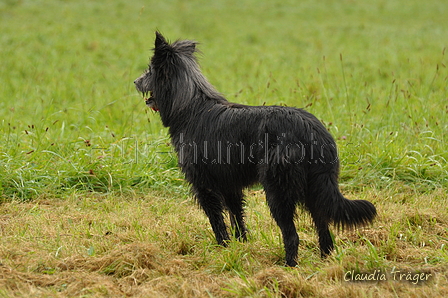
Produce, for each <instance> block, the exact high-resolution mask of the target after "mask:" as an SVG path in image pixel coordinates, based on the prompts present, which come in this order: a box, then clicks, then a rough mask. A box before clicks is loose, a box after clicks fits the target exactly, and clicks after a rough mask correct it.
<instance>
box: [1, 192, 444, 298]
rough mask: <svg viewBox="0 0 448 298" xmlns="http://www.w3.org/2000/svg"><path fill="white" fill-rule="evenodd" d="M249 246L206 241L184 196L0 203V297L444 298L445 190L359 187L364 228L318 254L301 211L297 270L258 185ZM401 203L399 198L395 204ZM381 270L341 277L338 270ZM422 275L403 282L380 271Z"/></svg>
mask: <svg viewBox="0 0 448 298" xmlns="http://www.w3.org/2000/svg"><path fill="white" fill-rule="evenodd" d="M248 195H249V197H250V198H249V199H248V206H247V211H248V218H247V221H248V225H249V228H250V230H251V236H250V239H249V241H248V242H247V243H238V242H232V243H231V245H230V247H229V248H222V247H217V246H215V245H214V240H213V235H212V232H211V229H210V227H209V224H208V222H207V219H206V218H205V216H204V215H203V214H202V213H201V211H200V210H199V209H198V207H197V206H195V205H194V204H193V203H192V202H191V200H189V199H185V198H184V199H173V198H166V197H163V195H159V194H155V195H148V196H146V197H137V196H135V197H126V198H119V197H113V196H94V195H79V194H78V195H72V196H70V197H68V198H65V199H56V198H41V199H40V200H36V201H33V202H29V203H18V202H5V203H3V204H1V205H0V236H1V238H0V296H5V297H25V296H26V297H42V296H44V297H77V296H83V297H124V296H127V297H234V296H240V297H244V296H246V297H446V296H448V280H447V274H446V269H447V262H448V254H447V249H446V244H447V240H448V212H447V207H446V206H447V203H448V200H447V196H446V190H443V189H441V190H438V191H435V192H433V193H431V194H419V193H413V192H410V191H406V192H398V191H385V190H382V191H377V190H368V191H364V192H360V193H356V194H351V195H349V197H351V198H354V197H358V198H366V199H370V200H371V201H372V202H374V203H375V205H376V206H377V208H378V210H379V216H378V219H377V221H376V222H375V223H374V225H373V226H371V227H367V228H365V229H362V230H356V231H346V232H337V233H336V234H335V238H336V244H337V249H336V251H335V252H334V254H333V255H332V256H331V257H330V258H329V259H327V260H321V259H320V258H319V257H318V252H317V248H316V236H315V235H314V231H313V229H312V227H311V223H310V219H309V217H308V215H306V214H305V213H303V214H301V215H300V216H299V218H298V223H297V227H298V229H299V234H300V236H301V239H302V243H301V246H300V252H299V254H300V260H299V266H298V267H297V268H293V269H291V268H285V267H283V266H281V264H282V262H283V249H282V246H281V240H280V238H279V231H278V228H277V227H276V225H275V224H274V223H273V221H272V219H271V218H270V216H269V213H268V209H267V208H266V206H265V204H264V202H263V201H264V198H263V193H262V192H260V191H252V192H249V193H248ZM404 200H405V201H406V202H405V203H403V201H404ZM375 269H379V270H381V272H383V273H386V274H388V276H387V279H388V280H387V281H373V282H361V283H360V282H347V281H344V277H346V272H348V271H350V270H355V271H356V272H364V273H370V272H373V271H374V270H375ZM392 270H401V271H402V272H408V271H410V272H412V273H414V272H418V271H422V272H425V273H428V274H429V273H430V274H432V275H431V278H430V280H429V281H428V282H419V283H418V284H417V285H413V284H412V282H409V281H397V280H393V278H392V276H391V275H390V272H391V271H392Z"/></svg>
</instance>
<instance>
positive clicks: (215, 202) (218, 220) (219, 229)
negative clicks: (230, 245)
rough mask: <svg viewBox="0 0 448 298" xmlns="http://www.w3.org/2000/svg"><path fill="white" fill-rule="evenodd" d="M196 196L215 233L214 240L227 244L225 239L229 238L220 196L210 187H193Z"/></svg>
mask: <svg viewBox="0 0 448 298" xmlns="http://www.w3.org/2000/svg"><path fill="white" fill-rule="evenodd" d="M194 192H195V194H196V198H197V200H198V202H199V205H201V207H202V209H203V210H204V212H205V214H206V215H207V217H208V219H209V221H210V224H211V226H212V229H213V232H214V233H215V237H216V241H217V242H218V244H220V245H222V246H227V243H226V242H227V241H228V240H230V237H229V234H228V233H227V227H226V224H225V223H224V216H223V212H224V205H223V199H222V196H221V195H220V194H219V193H217V192H214V191H212V190H210V189H196V188H195V189H194Z"/></svg>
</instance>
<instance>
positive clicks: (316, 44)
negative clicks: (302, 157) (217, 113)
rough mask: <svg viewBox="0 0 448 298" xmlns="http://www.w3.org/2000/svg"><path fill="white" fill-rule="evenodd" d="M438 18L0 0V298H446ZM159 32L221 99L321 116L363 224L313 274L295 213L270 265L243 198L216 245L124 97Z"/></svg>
mask: <svg viewBox="0 0 448 298" xmlns="http://www.w3.org/2000/svg"><path fill="white" fill-rule="evenodd" d="M447 15H448V4H446V3H445V2H444V1H437V0H427V1H417V0H408V1H404V0H394V1H382V0H371V1H349V0H342V1H331V0H323V1H311V0H305V1H285V0H283V1H278V0H273V1H255V0H242V1H221V0H220V1H188V2H187V1H121V0H114V1H74V0H66V1H62V0H60V1H56V0H47V1H44V0H35V1H30V0H0V57H1V58H0V59H1V64H0V297H3V296H4V297H80V296H82V297H123V296H131V297H134V296H135V297H163V296H166V297H302V296H303V297H329V296H333V297H446V296H447V295H448V276H447V274H446V271H447V269H448V249H447V244H448V207H447V206H448V164H447V160H448V149H447V148H448V143H447V131H448V121H447V119H448V84H447V82H448V69H447V66H448V53H447V50H446V47H448V18H446V16H447ZM156 29H158V30H160V31H161V32H162V33H163V34H164V35H165V36H167V37H169V38H170V39H171V40H175V39H177V38H189V39H195V40H198V41H199V42H200V43H201V44H200V49H201V50H202V52H203V53H204V54H203V55H201V59H200V61H201V66H202V70H203V72H204V74H205V76H206V77H208V79H209V80H210V82H211V83H212V84H213V85H214V86H216V88H217V89H218V90H219V91H221V92H222V93H223V94H224V95H225V96H226V97H227V98H228V99H229V100H231V101H237V102H240V103H246V104H253V105H260V104H263V103H266V104H277V105H279V104H281V105H288V106H296V107H304V108H306V109H307V110H308V111H310V112H312V113H313V114H315V115H316V116H317V117H318V118H319V119H321V120H322V122H323V123H324V124H325V125H326V126H327V127H328V129H329V131H330V132H331V133H332V134H333V136H334V137H335V139H336V140H337V143H338V146H339V147H338V148H339V156H340V160H341V164H342V168H341V189H342V191H343V193H344V194H345V195H346V196H347V197H348V198H350V199H355V198H357V199H366V200H369V201H371V202H372V203H374V204H375V206H376V207H377V209H378V212H379V215H378V218H377V220H376V221H375V223H374V224H373V225H372V226H370V227H367V228H364V229H360V230H356V231H336V230H334V236H335V241H336V250H335V252H334V253H333V255H332V256H331V257H329V258H328V259H326V260H321V259H320V258H319V253H318V249H317V239H316V236H315V232H314V230H313V227H312V224H311V219H310V218H309V216H308V215H307V214H306V213H305V212H299V216H298V218H297V228H298V231H299V235H300V237H301V245H300V247H299V265H298V267H297V268H285V267H283V266H282V265H283V261H284V252H283V248H282V240H281V238H280V231H279V229H278V227H277V226H276V225H275V223H274V222H273V220H272V219H271V217H270V215H269V211H268V208H267V206H266V204H265V203H264V194H263V191H262V189H260V187H254V188H251V189H249V190H247V192H246V194H247V196H248V200H247V208H246V210H247V223H248V228H249V229H250V232H251V233H250V236H249V241H248V242H247V243H239V242H236V241H235V242H232V243H231V244H230V246H229V247H228V248H222V247H217V246H216V245H215V242H214V236H213V232H212V231H211V228H210V226H209V224H208V220H207V219H206V217H205V215H204V214H203V213H202V211H201V210H200V209H199V207H198V206H197V205H196V204H195V202H194V200H193V199H192V197H191V195H190V193H189V188H188V185H187V184H186V183H185V182H184V181H183V179H182V174H181V173H180V172H179V170H178V169H177V167H176V164H177V160H176V156H175V154H174V153H173V152H172V149H171V147H170V145H169V138H168V135H167V130H166V129H165V128H163V127H162V125H161V122H160V119H159V115H158V114H156V113H154V112H152V111H150V110H148V109H147V108H146V107H145V105H144V102H143V100H142V98H141V96H140V95H139V94H138V93H137V92H136V91H135V88H134V86H133V80H134V79H135V78H136V77H138V76H139V75H140V74H141V72H142V71H143V70H144V69H145V68H146V66H147V63H148V58H149V56H150V55H151V51H150V49H151V48H152V47H153V40H154V31H155V30H156ZM398 271H399V272H398ZM422 274H423V275H422ZM363 276H364V277H365V278H369V279H373V280H372V281H370V282H353V281H351V279H352V278H353V279H355V278H361V277H363ZM426 278H428V280H427V281H426V280H423V279H426ZM382 279H386V280H382ZM406 279H410V280H406Z"/></svg>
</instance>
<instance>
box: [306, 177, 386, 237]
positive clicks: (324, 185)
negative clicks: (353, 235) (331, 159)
mask: <svg viewBox="0 0 448 298" xmlns="http://www.w3.org/2000/svg"><path fill="white" fill-rule="evenodd" d="M317 180H318V181H319V182H320V186H319V187H313V189H314V197H315V199H316V206H319V207H318V209H320V212H319V213H320V216H324V217H325V218H326V221H327V222H329V223H330V222H332V223H333V224H334V225H335V226H336V227H337V228H341V229H351V228H355V227H359V226H364V225H367V224H370V223H371V222H372V221H373V220H374V218H375V216H376V215H377V213H376V208H375V206H373V204H372V203H370V202H368V201H365V200H349V199H346V198H345V197H344V196H343V195H342V194H341V192H340V191H339V187H338V182H337V177H331V178H330V177H328V176H327V177H325V178H324V179H317Z"/></svg>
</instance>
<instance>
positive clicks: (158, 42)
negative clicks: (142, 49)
mask: <svg viewBox="0 0 448 298" xmlns="http://www.w3.org/2000/svg"><path fill="white" fill-rule="evenodd" d="M166 45H168V42H167V41H166V39H165V37H163V35H162V34H160V32H158V31H156V40H155V42H154V46H155V48H156V49H157V48H160V47H163V46H166Z"/></svg>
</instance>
